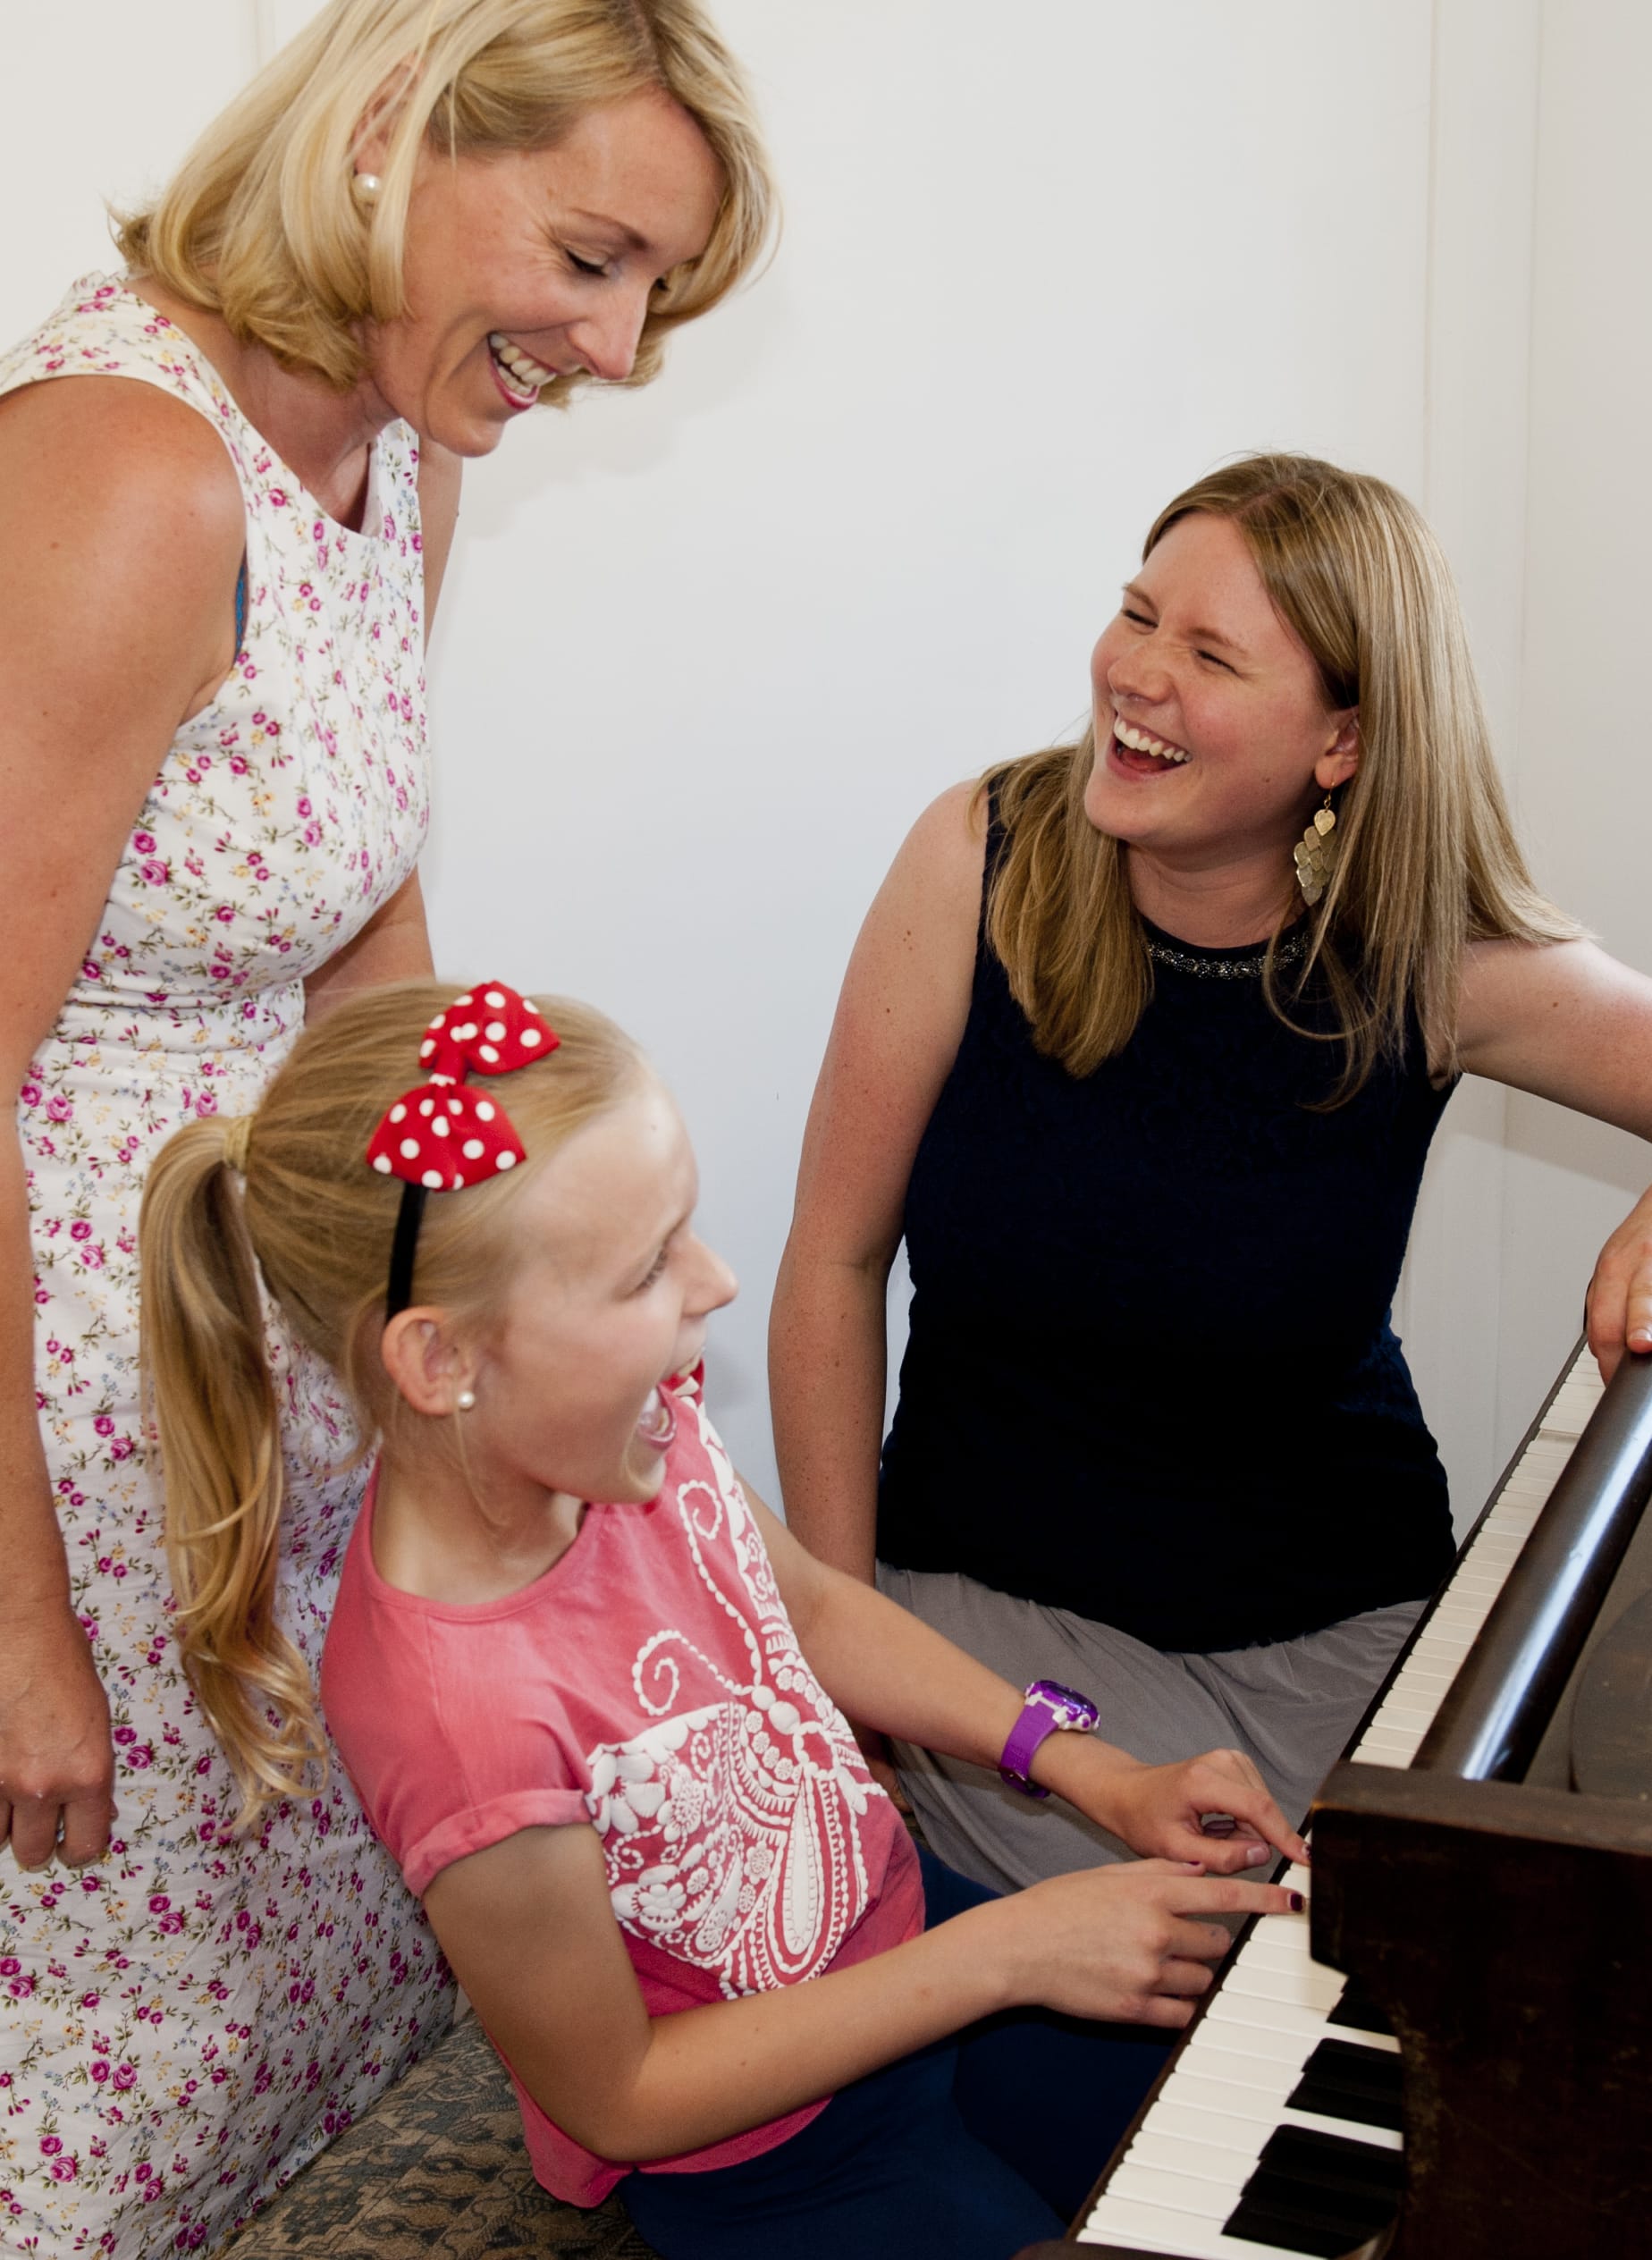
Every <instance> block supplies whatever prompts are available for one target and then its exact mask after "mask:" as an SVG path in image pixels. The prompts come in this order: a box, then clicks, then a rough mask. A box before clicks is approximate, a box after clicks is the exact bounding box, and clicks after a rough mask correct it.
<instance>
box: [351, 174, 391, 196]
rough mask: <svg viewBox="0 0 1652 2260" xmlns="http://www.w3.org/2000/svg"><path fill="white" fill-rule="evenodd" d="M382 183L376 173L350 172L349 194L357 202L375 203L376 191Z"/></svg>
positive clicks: (382, 185)
mask: <svg viewBox="0 0 1652 2260" xmlns="http://www.w3.org/2000/svg"><path fill="white" fill-rule="evenodd" d="M383 187H384V182H383V181H381V180H380V179H379V176H378V174H377V173H351V175H350V194H351V195H352V196H353V197H354V198H355V199H356V201H357V203H358V204H374V203H376V202H377V200H378V192H379V190H381V189H382V188H383Z"/></svg>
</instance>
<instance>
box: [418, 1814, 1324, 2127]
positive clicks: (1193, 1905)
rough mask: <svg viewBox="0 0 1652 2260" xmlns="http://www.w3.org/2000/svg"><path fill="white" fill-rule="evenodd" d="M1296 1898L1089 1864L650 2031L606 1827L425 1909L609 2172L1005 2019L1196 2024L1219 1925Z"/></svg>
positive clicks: (533, 1843)
mask: <svg viewBox="0 0 1652 2260" xmlns="http://www.w3.org/2000/svg"><path fill="white" fill-rule="evenodd" d="M1289 1904H1290V1899H1289V1894H1288V1893H1285V1891H1283V1890H1281V1889H1280V1888H1278V1887H1277V1886H1276V1885H1268V1884H1246V1883H1239V1882H1236V1881H1232V1880H1229V1879H1228V1878H1226V1877H1218V1876H1199V1875H1196V1874H1193V1873H1192V1872H1190V1871H1189V1870H1188V1869H1187V1868H1175V1867H1172V1866H1170V1865H1168V1864H1167V1863H1162V1862H1159V1861H1149V1862H1143V1863H1142V1864H1141V1865H1139V1866H1135V1867H1130V1868H1092V1869H1091V1870H1089V1871H1087V1872H1086V1873H1083V1874H1081V1875H1076V1876H1059V1877H1058V1878H1057V1879H1056V1880H1055V1881H1054V1882H1051V1883H1044V1884H1037V1885H1033V1886H1032V1887H1031V1888H1030V1889H1029V1890H1027V1891H1024V1892H1019V1893H1016V1895H1015V1896H1014V1897H1013V1898H1009V1899H1003V1900H998V1901H995V1902H991V1903H990V1905H986V1906H982V1907H978V1908H973V1909H971V1910H970V1911H969V1912H968V1913H966V1914H963V1915H959V1916H957V1917H955V1918H953V1920H952V1921H950V1922H947V1923H942V1924H940V1925H939V1926H938V1927H936V1928H935V1929H933V1930H931V1931H927V1932H925V1933H924V1934H923V1935H922V1936H921V1937H917V1938H914V1939H911V1940H909V1941H908V1942H907V1943H906V1944H905V1945H901V1946H897V1947H895V1948H893V1949H892V1950H891V1951H890V1952H887V1953H883V1954H876V1955H873V1956H872V1958H871V1959H870V1960H869V1961H864V1962H862V1963H860V1964H858V1965H857V1966H856V1968H854V1969H845V1970H838V1971H829V1972H828V1973H827V1974H826V1975H825V1976H823V1977H817V1978H813V1979H812V1980H811V1981H810V1982H809V1983H808V1984H807V1985H801V1986H781V1987H780V1988H778V1989H777V1990H776V1991H774V1992H771V1993H762V1994H751V1995H748V1996H747V1997H746V1998H745V1999H743V2000H740V2001H735V2002H719V2003H714V2004H712V2005H709V2006H707V2007H704V2008H701V2009H687V2010H683V2011H679V2013H678V2014H676V2015H673V2016H667V2017H659V2018H654V2019H650V2017H649V2015H648V2012H647V2011H646V2009H645V2006H644V2003H643V1999H642V1995H641V1994H640V1992H639V1991H638V1988H637V1985H636V1977H635V1976H634V1974H633V1972H632V1969H631V1964H630V1959H629V1956H628V1954H627V1952H626V1949H625V1944H624V1941H623V1938H622V1936H621V1935H620V1928H619V1926H618V1925H617V1923H616V1922H615V1920H614V1915H613V1909H612V1906H611V1902H610V1900H609V1896H608V1884H607V1877H606V1875H605V1872H604V1868H603V1848H602V1845H601V1843H600V1842H599V1840H598V1838H597V1836H596V1834H595V1832H594V1830H592V1829H589V1828H577V1827H569V1828H530V1829H524V1830H523V1831H522V1832H521V1833H520V1834H518V1835H515V1836H512V1837H510V1838H508V1839H507V1840H506V1841H505V1842H504V1843H500V1844H495V1845H493V1846H492V1847H491V1848H490V1849H489V1850H488V1851H482V1852H476V1853H473V1854H472V1855H471V1856H470V1857H469V1858H468V1859H461V1860H458V1861H456V1862H455V1863H454V1864H453V1866H451V1868H444V1869H443V1871H442V1873H441V1874H440V1875H439V1876H436V1878H435V1880H434V1882H433V1883H432V1884H431V1885H430V1888H429V1890H428V1891H427V1892H426V1894H425V1906H426V1911H427V1913H428V1914H429V1916H430V1919H431V1922H432V1924H433V1925H434V1929H435V1933H436V1936H437V1937H438V1939H439V1940H440V1941H441V1944H442V1950H443V1952H444V1953H445V1954H446V1956H447V1958H448V1960H449V1961H450V1962H451V1964H452V1967H453V1971H454V1974H455V1976H456V1977H458V1979H459V1984H460V1985H461V1986H463V1987H464V1989H465V1991H466V1993H467V1994H468V1995H469V1997H470V1999H471V2000H472V2002H474V2003H475V2004H476V2011H477V2014H478V2015H479V2016H480V2018H481V2020H482V2022H483V2024H484V2025H485V2028H486V2029H487V2031H488V2034H489V2035H490V2037H492V2039H493V2042H494V2044H495V2045H496V2046H497V2047H498V2048H499V2049H500V2051H501V2052H502V2054H503V2055H504V2056H505V2057H506V2058H507V2060H508V2061H509V2062H510V2066H511V2069H512V2070H514V2071H515V2072H516V2074H517V2076H518V2079H520V2080H521V2081H522V2083H523V2085H524V2086H525V2087H527V2091H528V2093H529V2094H530V2095H531V2096H533V2098H534V2100H535V2103H537V2104H538V2105H539V2107H540V2109H541V2110H542V2111H543V2112H544V2113H545V2114H546V2116H547V2117H548V2118H550V2119H552V2121H554V2122H555V2123H556V2124H557V2125H558V2126H559V2127H561V2129H563V2130H564V2131H565V2132H566V2133H568V2134H569V2135H571V2136H572V2137H573V2138H574V2139H575V2140H576V2141H577V2142H580V2143H583V2144H584V2145H585V2146H586V2148H587V2149H589V2150H592V2151H594V2152H595V2153H596V2155H598V2156H599V2157H603V2158H611V2159H614V2160H616V2161H619V2162H626V2161H632V2160H640V2159H659V2158H671V2157H676V2156H679V2155H681V2154H682V2153H683V2152H685V2151H689V2150H695V2149H699V2148H702V2147H704V2146H705V2145H707V2144H710V2143H713V2142H720V2141H722V2140H724V2139H725V2138H727V2137H729V2136H730V2135H734V2134H738V2133H741V2132H742V2131H744V2130H745V2129H746V2128H749V2127H755V2126H760V2125H762V2124H763V2122H764V2121H766V2120H770V2119H775V2118H779V2117H780V2116H781V2115H783V2114H784V2113H785V2112H788V2111H794V2110H796V2109H797V2108H798V2107H799V2106H800V2105H802V2104H809V2103H816V2102H819V2101H820V2100H821V2099H822V2097H823V2096H829V2095H831V2094H833V2093H835V2092H836V2090H837V2089H838V2088H839V2087H843V2086H845V2085H846V2084H847V2082H848V2081H849V2080H851V2079H859V2078H860V2077H861V2076H862V2075H863V2074H864V2073H865V2072H868V2071H874V2070H877V2069H878V2067H879V2066H880V2065H881V2064H886V2063H889V2062H893V2061H894V2060H895V2058H896V2057H898V2056H903V2055H906V2054H907V2053H910V2052H911V2051H912V2050H913V2049H915V2048H918V2047H922V2046H923V2045H925V2044H926V2043H927V2042H929V2041H931V2040H935V2039H939V2038H940V2037H942V2036H943V2035H944V2034H947V2033H949V2032H955V2031H957V2029H958V2028H960V2027H961V2026H964V2025H966V2024H969V2023H972V2022H973V2021H974V2020H975V2019H976V2018H977V2017H982V2016H985V2015H988V2014H990V2012H991V2011H995V2010H999V2009H1006V2008H1012V2007H1016V2006H1018V2005H1020V2004H1022V2003H1034V2002H1036V2003H1043V2004H1046V2005H1047V2006H1049V2007H1050V2008H1053V2009H1059V2010H1063V2011H1067V2012H1069V2013H1070V2014H1073V2015H1075V2016H1082V2017H1096V2018H1107V2019H1113V2018H1119V2019H1125V2020H1130V2021H1131V2022H1134V2023H1141V2024H1150V2025H1159V2026H1165V2027H1170V2028H1174V2027H1176V2026H1180V2025H1183V2024H1185V2023H1186V2021H1187V2020H1188V2017H1189V2016H1190V2015H1191V2013H1192V2004H1193V2001H1194V2000H1195V1999H1196V1998H1197V1996H1198V1995H1199V1994H1201V1993H1203V1992H1204V1991H1205V1990H1206V1989H1207V1988H1208V1987H1209V1986H1210V1968H1209V1965H1210V1963H1211V1962H1213V1961H1216V1960H1218V1958H1219V1956H1220V1955H1221V1953H1222V1952H1224V1951H1225V1949H1226V1945H1227V1944H1228V1939H1227V1934H1226V1932H1225V1931H1223V1930H1221V1929H1219V1928H1218V1927H1216V1924H1215V1921H1214V1918H1216V1917H1217V1916H1218V1915H1221V1914H1234V1913H1240V1912H1244V1913H1249V1912H1252V1911H1254V1912H1259V1913H1275V1914H1277V1913H1283V1912H1284V1911H1285V1909H1286V1907H1287V1906H1288V1905H1289Z"/></svg>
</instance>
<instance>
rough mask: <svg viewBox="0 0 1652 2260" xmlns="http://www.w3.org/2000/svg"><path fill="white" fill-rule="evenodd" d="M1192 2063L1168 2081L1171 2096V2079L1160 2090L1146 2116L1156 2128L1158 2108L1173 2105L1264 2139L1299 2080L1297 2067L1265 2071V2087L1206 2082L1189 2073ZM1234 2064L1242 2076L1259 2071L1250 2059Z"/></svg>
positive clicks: (1145, 2125) (1252, 2083)
mask: <svg viewBox="0 0 1652 2260" xmlns="http://www.w3.org/2000/svg"><path fill="white" fill-rule="evenodd" d="M1233 2061H1234V2062H1235V2063H1237V2064H1238V2066H1239V2067H1240V2070H1241V2071H1242V2072H1243V2071H1244V2070H1247V2069H1256V2070H1260V2069H1261V2067H1260V2063H1259V2061H1258V2059H1257V2058H1255V2057H1252V2058H1251V2059H1249V2062H1248V2064H1247V2060H1246V2059H1245V2058H1244V2057H1243V2056H1239V2057H1235V2059H1233ZM1192 2063H1193V2059H1191V2058H1190V2059H1189V2069H1188V2070H1186V2071H1184V2072H1180V2073H1172V2074H1171V2079H1175V2081H1176V2089H1175V2093H1174V2096H1173V2095H1172V2091H1171V2084H1170V2079H1167V2080H1166V2081H1165V2084H1164V2086H1163V2087H1161V2088H1160V2089H1159V2102H1158V2103H1156V2104H1154V2105H1153V2108H1152V2111H1151V2113H1150V2114H1149V2119H1151V2123H1152V2124H1154V2125H1155V2126H1156V2125H1157V2124H1158V2122H1159V2106H1160V2104H1167V2103H1171V2102H1174V2104H1175V2105H1176V2108H1177V2109H1178V2110H1184V2111H1196V2112H1201V2113H1202V2114H1203V2115H1204V2116H1205V2117H1206V2118H1207V2119H1210V2120H1211V2121H1221V2122H1223V2123H1224V2124H1226V2123H1231V2124H1233V2125H1235V2126H1240V2127H1243V2126H1252V2127H1255V2128H1257V2129H1260V2131H1261V2132H1262V2133H1263V2134H1264V2135H1265V2134H1266V2132H1267V2129H1269V2127H1273V2126H1277V2124H1278V2120H1279V2113H1280V2112H1282V2111H1283V2110H1284V2109H1285V2097H1286V2096H1288V2095H1289V2094H1290V2092H1291V2090H1292V2088H1293V2087H1294V2086H1295V2085H1296V2083H1297V2081H1298V2080H1299V2079H1301V2078H1302V2066H1301V2065H1300V2064H1277V2065H1273V2066H1270V2067H1269V2070H1272V2071H1273V2073H1274V2078H1273V2079H1272V2081H1271V2082H1270V2083H1269V2085H1266V2086H1263V2085H1261V2084H1260V2083H1259V2082H1258V2081H1256V2080H1252V2079H1243V2078H1242V2079H1207V2078H1206V2077H1205V2076H1204V2074H1203V2073H1202V2072H1200V2071H1195V2070H1193V2069H1192ZM1148 2124H1149V2120H1143V2121H1142V2134H1145V2133H1146V2132H1147V2129H1148ZM1136 2139H1137V2140H1138V2141H1139V2140H1140V2139H1141V2136H1140V2135H1138V2137H1137V2138H1136Z"/></svg>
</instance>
